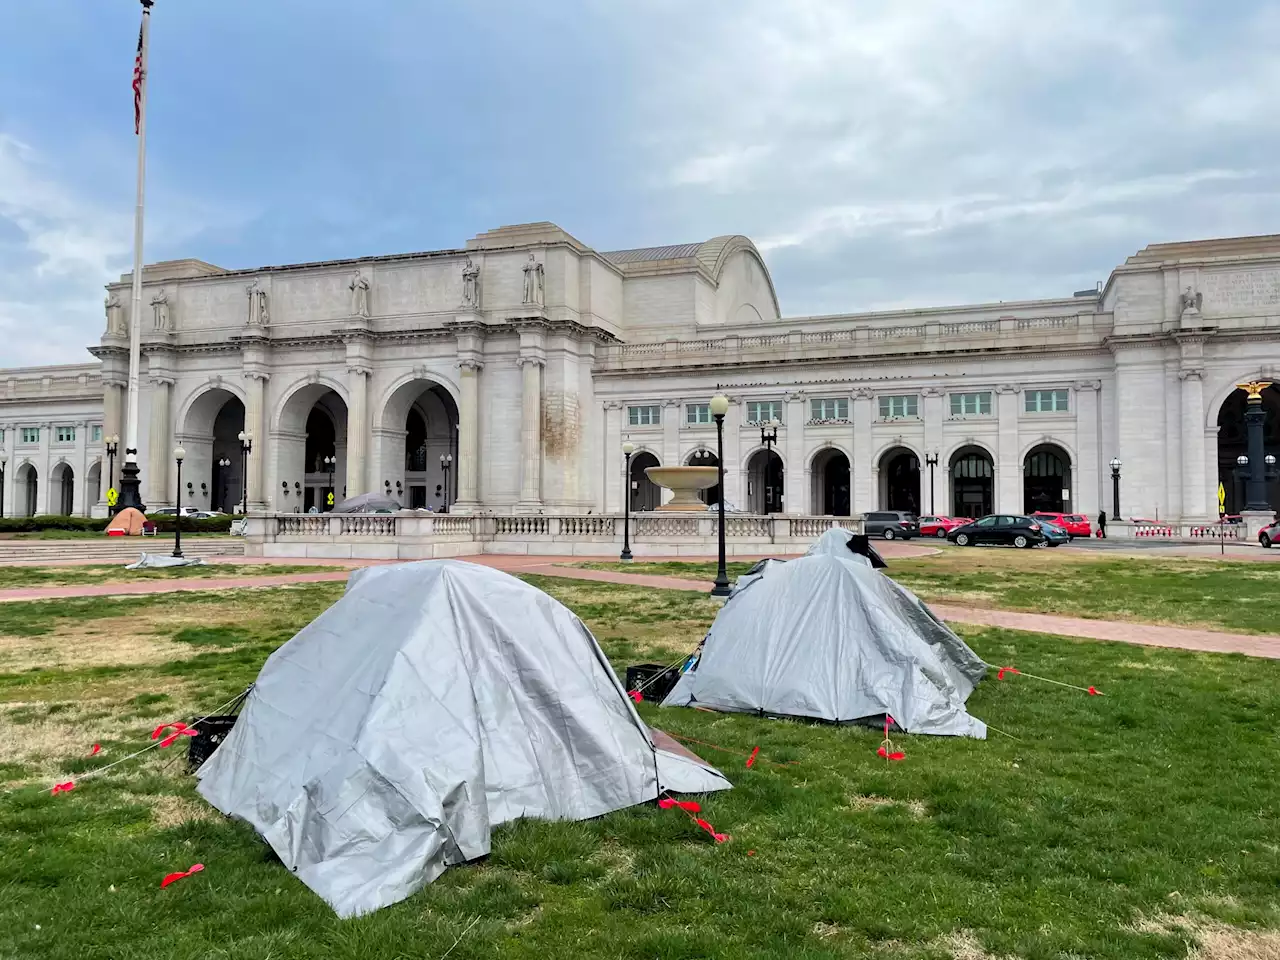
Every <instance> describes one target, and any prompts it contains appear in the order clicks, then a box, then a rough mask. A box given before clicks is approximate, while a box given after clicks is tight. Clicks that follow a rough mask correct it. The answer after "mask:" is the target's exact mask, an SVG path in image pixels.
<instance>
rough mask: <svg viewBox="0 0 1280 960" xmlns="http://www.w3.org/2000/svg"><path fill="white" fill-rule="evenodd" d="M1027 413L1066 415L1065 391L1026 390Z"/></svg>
mask: <svg viewBox="0 0 1280 960" xmlns="http://www.w3.org/2000/svg"><path fill="white" fill-rule="evenodd" d="M1026 409H1027V413H1066V412H1067V391H1066V390H1028V391H1027V407H1026Z"/></svg>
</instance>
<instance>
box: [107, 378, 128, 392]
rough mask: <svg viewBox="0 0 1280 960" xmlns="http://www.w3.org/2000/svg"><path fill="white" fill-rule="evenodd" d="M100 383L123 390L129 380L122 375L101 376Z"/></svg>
mask: <svg viewBox="0 0 1280 960" xmlns="http://www.w3.org/2000/svg"><path fill="white" fill-rule="evenodd" d="M102 385H103V387H119V388H120V389H122V390H123V389H124V388H125V387H127V386H128V385H129V381H128V380H125V379H124V378H123V377H103V378H102Z"/></svg>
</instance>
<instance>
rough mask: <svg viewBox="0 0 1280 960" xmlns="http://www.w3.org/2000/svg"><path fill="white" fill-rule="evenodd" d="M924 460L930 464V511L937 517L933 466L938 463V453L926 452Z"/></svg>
mask: <svg viewBox="0 0 1280 960" xmlns="http://www.w3.org/2000/svg"><path fill="white" fill-rule="evenodd" d="M924 462H925V463H927V464H928V465H929V513H930V514H931V515H933V516H935V517H936V516H937V515H938V512H937V511H938V507H937V505H936V504H935V503H934V489H935V488H934V484H933V468H934V467H936V466H937V465H938V455H937V454H936V453H926V454H925V455H924Z"/></svg>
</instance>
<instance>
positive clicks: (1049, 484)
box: [1022, 443, 1071, 513]
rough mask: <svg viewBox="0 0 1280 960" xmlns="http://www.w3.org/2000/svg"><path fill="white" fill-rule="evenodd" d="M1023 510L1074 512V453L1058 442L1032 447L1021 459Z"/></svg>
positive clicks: (1032, 511) (1030, 511)
mask: <svg viewBox="0 0 1280 960" xmlns="http://www.w3.org/2000/svg"><path fill="white" fill-rule="evenodd" d="M1022 509H1023V512H1024V513H1035V512H1036V511H1037V510H1039V511H1043V512H1045V513H1071V456H1070V454H1068V453H1067V451H1065V450H1063V449H1062V447H1060V446H1058V445H1057V444H1056V443H1042V444H1040V445H1039V446H1037V447H1032V448H1031V450H1030V451H1029V452H1028V453H1027V456H1026V458H1025V459H1024V460H1023V461H1022Z"/></svg>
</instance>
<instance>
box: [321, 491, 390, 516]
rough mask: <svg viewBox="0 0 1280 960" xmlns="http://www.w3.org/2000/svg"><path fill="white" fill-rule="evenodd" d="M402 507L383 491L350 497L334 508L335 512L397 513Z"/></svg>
mask: <svg viewBox="0 0 1280 960" xmlns="http://www.w3.org/2000/svg"><path fill="white" fill-rule="evenodd" d="M399 509H400V504H399V502H398V501H395V500H392V499H391V498H390V497H387V496H383V495H382V494H381V493H362V494H360V495H358V496H355V497H348V498H347V499H346V500H343V501H342V502H341V503H340V504H338V505H337V506H336V507H334V508H333V512H334V513H395V512H396V511H397V510H399Z"/></svg>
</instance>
